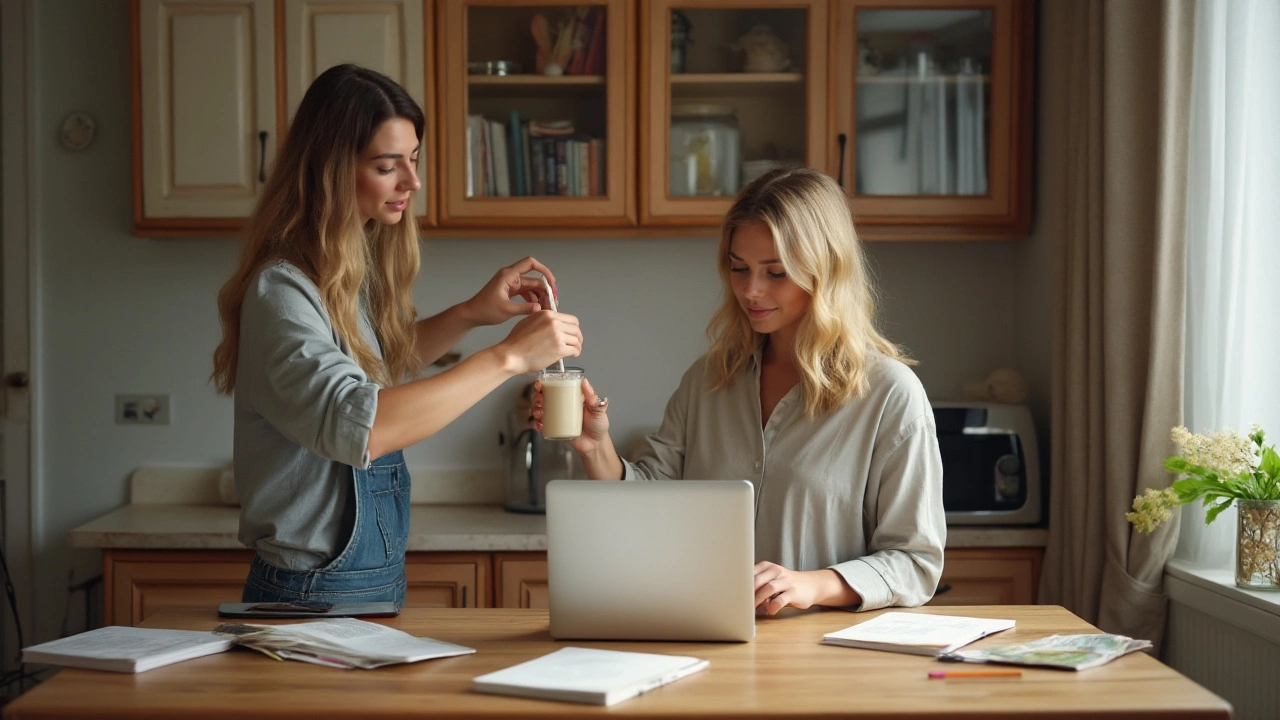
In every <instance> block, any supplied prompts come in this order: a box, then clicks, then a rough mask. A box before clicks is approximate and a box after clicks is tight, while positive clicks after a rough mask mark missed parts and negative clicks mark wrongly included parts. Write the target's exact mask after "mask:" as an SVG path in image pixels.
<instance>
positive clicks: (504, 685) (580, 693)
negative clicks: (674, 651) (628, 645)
mask: <svg viewBox="0 0 1280 720" xmlns="http://www.w3.org/2000/svg"><path fill="white" fill-rule="evenodd" d="M708 664H709V663H708V662H707V661H706V660H703V659H701V658H695V657H688V656H685V655H659V654H656V653H637V652H622V651H619V650H594V649H590V648H580V647H566V648H561V649H559V650H557V651H555V652H553V653H550V654H548V655H543V656H542V657H540V658H536V659H533V660H530V661H528V662H523V663H520V664H519V665H512V666H511V667H509V668H506V669H504V670H498V671H497V672H491V673H489V674H488V675H481V676H479V677H477V678H475V679H474V680H472V688H474V689H475V690H477V691H479V692H485V693H496V694H498V695H519V696H522V697H531V698H540V699H543V700H568V701H571V702H581V703H592V704H595V705H613V704H615V703H619V702H622V701H623V700H627V699H630V698H633V697H635V696H637V695H640V694H642V693H646V692H648V691H650V690H653V689H654V688H658V687H662V686H663V685H666V684H667V683H672V682H675V681H676V680H679V679H680V678H682V677H685V676H688V675H692V674H693V673H696V672H698V671H700V670H703V669H705V668H706V667H707V665H708Z"/></svg>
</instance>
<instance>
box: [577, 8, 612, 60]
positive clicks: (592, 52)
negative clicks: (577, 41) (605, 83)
mask: <svg viewBox="0 0 1280 720" xmlns="http://www.w3.org/2000/svg"><path fill="white" fill-rule="evenodd" d="M592 12H593V17H594V22H592V23H591V38H590V39H589V40H588V41H587V59H586V61H585V62H584V63H583V68H582V72H583V74H586V75H600V74H601V73H603V72H604V36H605V33H606V31H607V30H608V22H607V16H606V15H605V10H604V8H602V7H597V8H595V9H594V10H593V11H592Z"/></svg>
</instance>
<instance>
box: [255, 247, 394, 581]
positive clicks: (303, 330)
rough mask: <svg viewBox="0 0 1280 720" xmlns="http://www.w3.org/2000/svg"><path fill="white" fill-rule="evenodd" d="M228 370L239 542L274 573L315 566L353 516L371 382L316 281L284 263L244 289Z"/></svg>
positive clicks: (364, 457)
mask: <svg viewBox="0 0 1280 720" xmlns="http://www.w3.org/2000/svg"><path fill="white" fill-rule="evenodd" d="M360 320H361V322H360V331H361V333H362V334H363V336H364V338H365V341H366V342H368V343H369V345H370V347H372V348H373V349H374V351H375V352H377V349H378V342H377V338H376V336H375V335H374V332H373V328H372V327H371V326H370V325H369V323H368V320H367V318H365V317H364V314H363V313H361V319H360ZM236 368H237V370H236V389H235V460H234V465H235V478H236V492H237V494H238V495H239V497H240V542H242V543H244V544H245V545H248V546H250V547H252V548H254V549H256V550H257V551H258V552H259V553H260V554H261V555H262V557H263V559H264V560H266V561H267V562H269V563H271V564H272V565H275V566H276V567H281V568H285V569H289V570H311V569H315V568H317V567H321V566H323V565H325V564H327V563H328V562H329V561H330V560H331V559H333V558H334V557H335V556H336V555H337V554H338V553H339V552H340V550H341V547H339V544H340V543H344V542H345V541H346V538H347V534H348V533H349V532H350V528H351V523H352V522H353V519H354V517H355V508H354V507H353V506H352V505H353V504H354V500H353V499H352V495H351V493H352V483H353V478H352V471H351V467H352V466H358V467H361V468H363V467H367V466H368V464H369V456H368V444H369V429H370V428H372V427H373V416H374V413H375V412H376V411H377V409H378V385H376V384H374V383H372V382H370V381H369V378H368V376H367V375H366V374H365V372H364V370H362V369H361V368H360V366H359V365H357V364H356V362H355V360H353V359H352V358H351V355H350V352H349V349H348V348H347V345H346V343H344V342H343V341H342V340H341V339H340V338H339V337H338V334H337V331H336V330H335V329H334V326H333V323H332V322H330V320H329V313H328V312H327V311H326V310H325V307H324V304H323V303H322V302H321V300H320V292H319V290H318V289H317V288H316V285H315V283H313V282H311V281H310V280H309V279H307V277H306V276H305V275H303V274H302V272H301V271H299V270H298V269H297V268H296V267H294V266H293V265H291V264H290V263H287V262H283V261H280V262H276V263H274V264H271V265H268V266H267V267H265V268H263V269H262V270H261V271H260V272H259V273H258V275H257V277H256V278H254V280H253V282H252V283H250V285H249V288H248V290H247V291H246V292H245V297H244V306H243V307H242V308H241V310H240V356H239V361H238V364H237V366H236Z"/></svg>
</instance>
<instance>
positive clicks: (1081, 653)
mask: <svg viewBox="0 0 1280 720" xmlns="http://www.w3.org/2000/svg"><path fill="white" fill-rule="evenodd" d="M1149 647H1151V641H1149V640H1134V639H1133V638H1128V637H1125V636H1124V635H1111V634H1108V633H1091V634H1087V635H1050V636H1049V637H1045V638H1040V639H1039V640H1030V641H1027V642H1020V643H1012V644H1009V645H996V646H993V647H985V648H982V649H979V650H958V651H956V652H951V653H947V654H945V655H943V656H942V657H941V659H943V660H954V661H960V662H976V663H1001V664H1004V665H1031V666H1035V667H1049V668H1058V669H1060V670H1087V669H1089V668H1091V667H1097V666H1098V665H1102V664H1104V663H1109V662H1111V661H1112V660H1115V659H1116V658H1118V657H1121V656H1123V655H1128V654H1129V653H1131V652H1136V651H1138V650H1146V649H1147V648H1149Z"/></svg>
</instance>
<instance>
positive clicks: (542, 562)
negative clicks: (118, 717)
mask: <svg viewBox="0 0 1280 720" xmlns="http://www.w3.org/2000/svg"><path fill="white" fill-rule="evenodd" d="M493 565H494V573H493V591H494V592H493V594H494V599H496V600H497V601H498V607H504V608H526V609H538V610H545V609H547V607H549V603H548V599H547V554H546V553H533V552H524V553H498V554H496V555H494V556H493Z"/></svg>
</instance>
